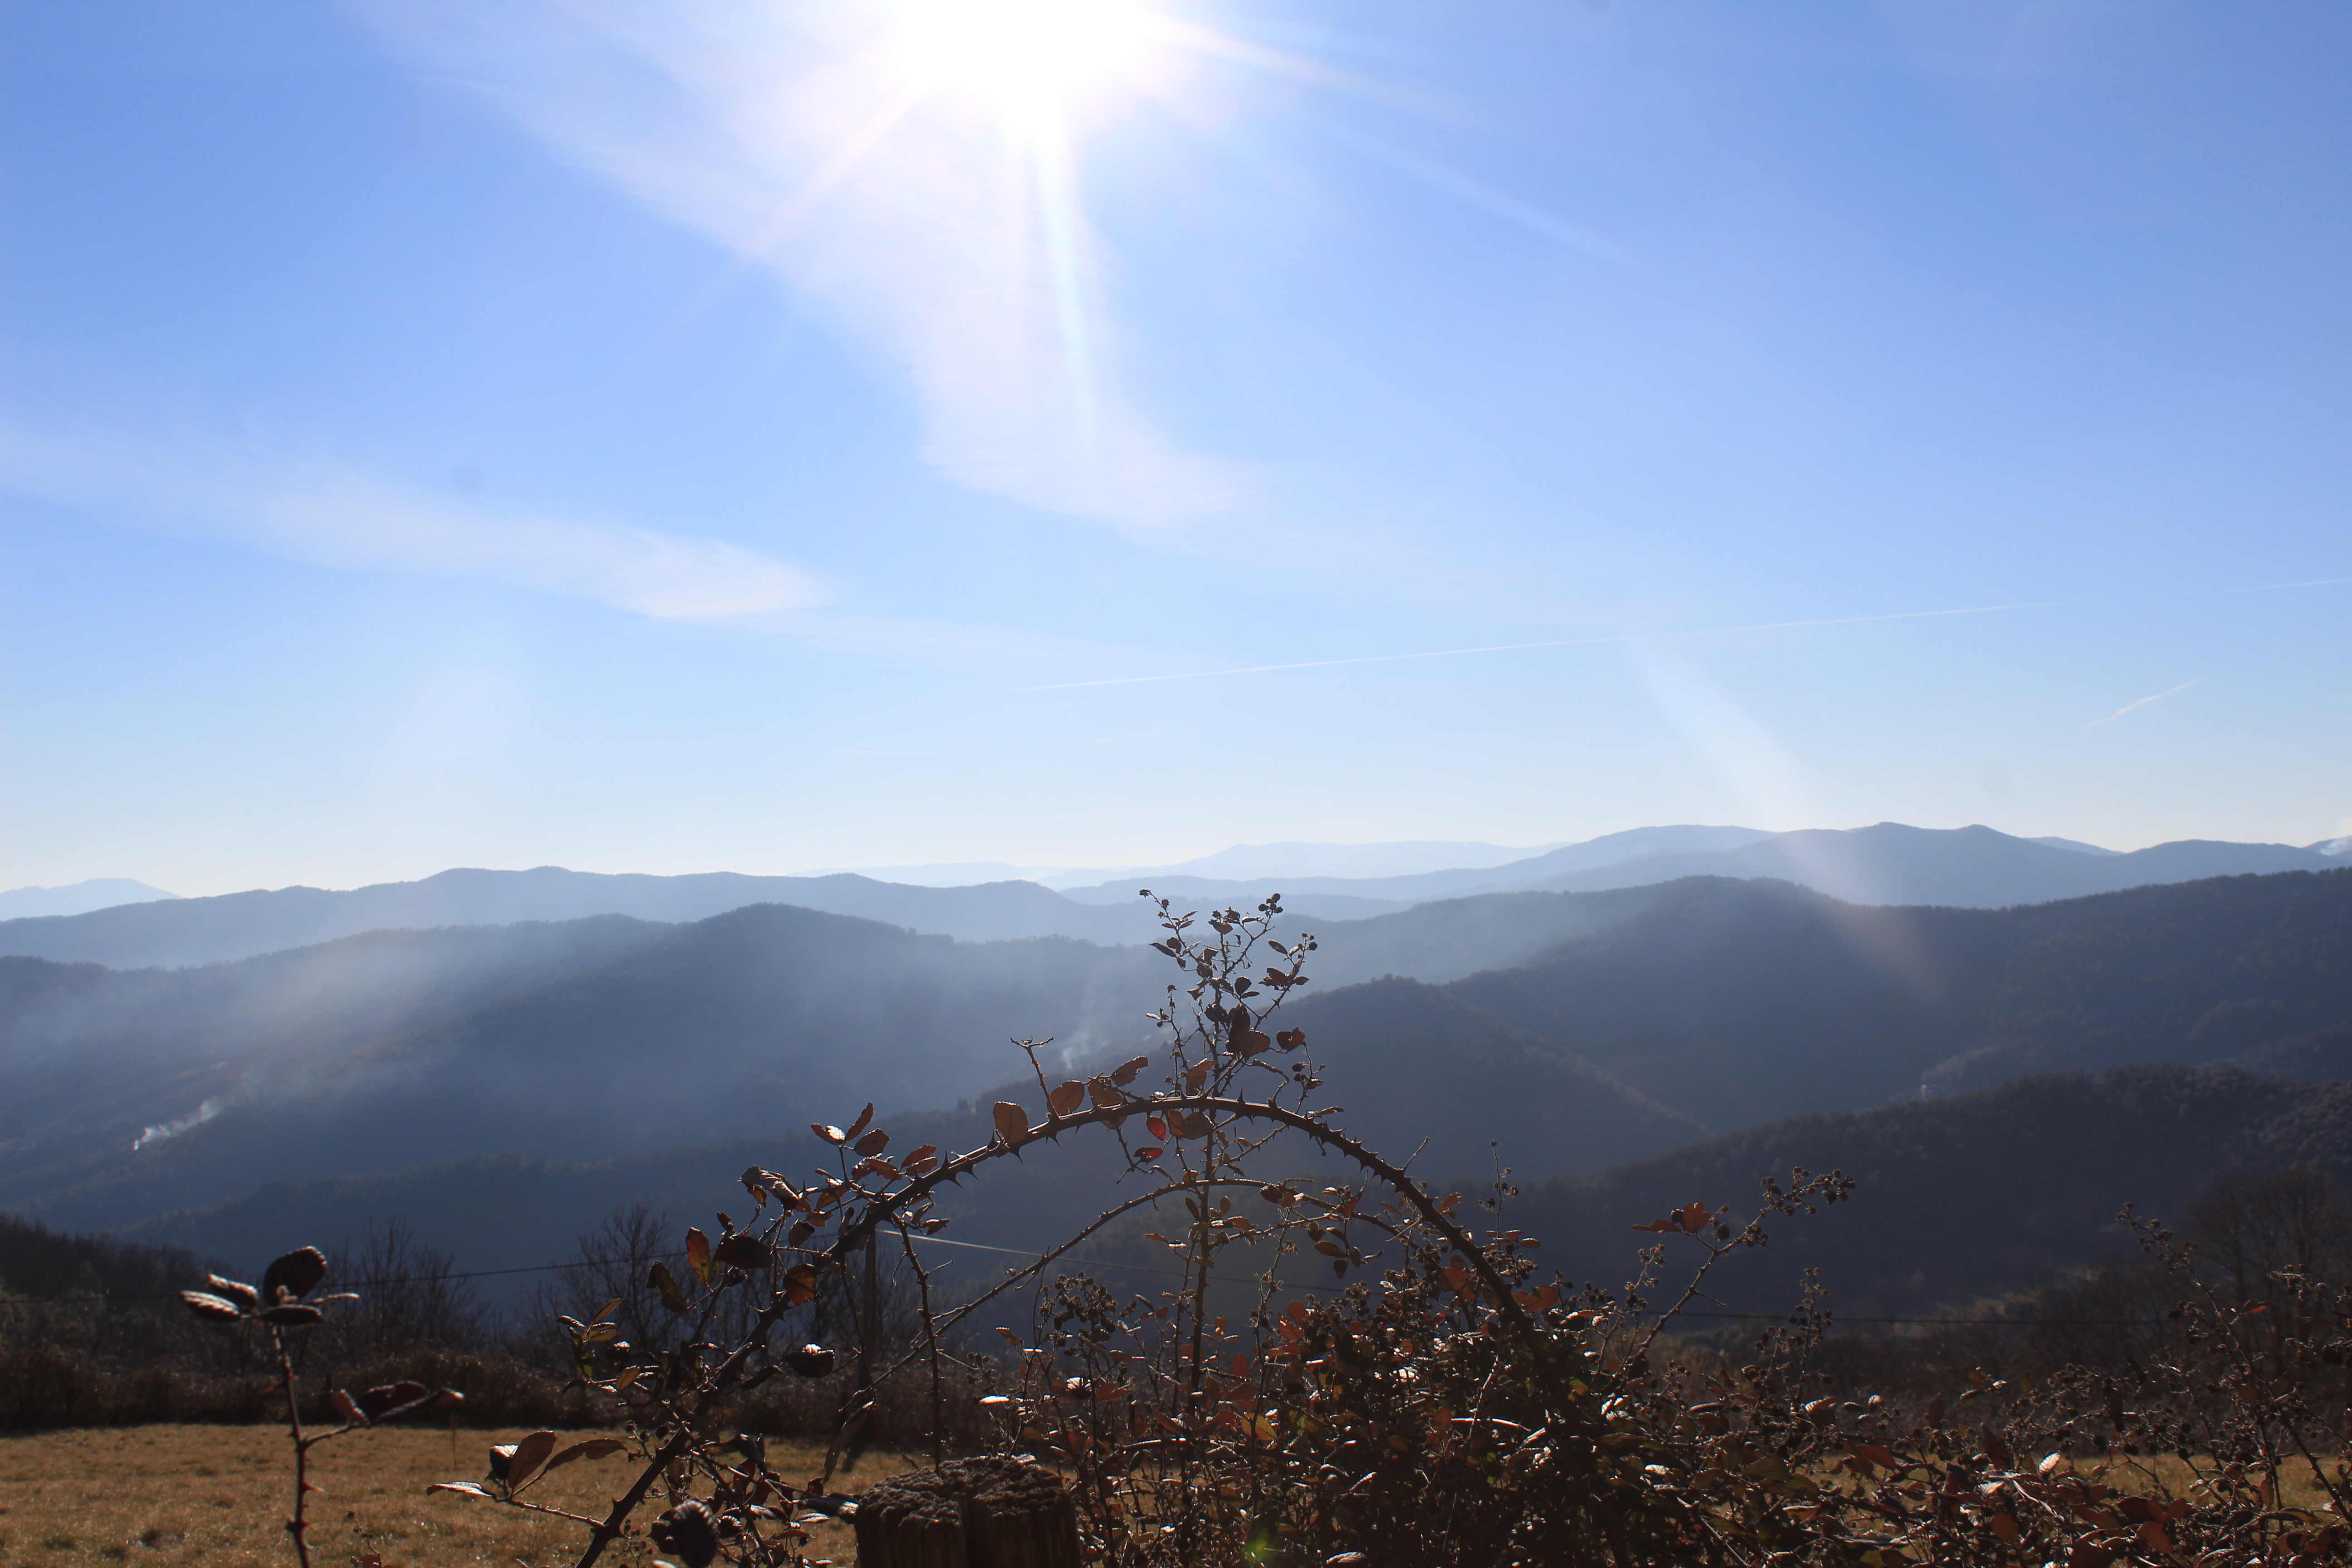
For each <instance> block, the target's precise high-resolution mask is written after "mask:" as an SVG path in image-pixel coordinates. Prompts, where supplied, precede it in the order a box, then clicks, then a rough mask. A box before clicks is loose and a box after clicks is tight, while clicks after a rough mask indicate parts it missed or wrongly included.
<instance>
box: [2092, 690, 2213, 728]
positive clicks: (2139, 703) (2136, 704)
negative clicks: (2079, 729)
mask: <svg viewBox="0 0 2352 1568" xmlns="http://www.w3.org/2000/svg"><path fill="white" fill-rule="evenodd" d="M2196 684H2197V683H2196V682H2195V681H2193V680H2184V681H2182V682H2181V683H2180V684H2179V685H2178V686H2176V687H2174V688H2173V689H2171V690H2169V691H2159V692H2158V693H2156V694H2155V695H2154V696H2152V697H2142V698H2139V699H2137V700H2134V701H2130V702H2126V703H2125V704H2124V705H2123V706H2122V707H2120V708H2118V709H2116V710H2115V711H2114V712H2112V713H2110V714H2108V715H2107V716H2106V717H2105V718H2104V719H2094V720H2092V721H2090V723H2088V724H2086V725H2084V728H2085V729H2090V730H2095V729H2097V728H2098V727H2099V726H2100V725H2102V724H2112V723H2114V722H2115V721H2116V720H2118V719H2120V718H2122V717H2123V716H2124V715H2125V714H2126V713H2128V712H2130V711H2131V710H2133V709H2135V708H2145V707H2147V705H2148V704H2149V703H2151V702H2161V701H2163V700H2165V699H2166V698H2168V697H2178V696H2179V695H2180V694H2181V693H2182V692H2184V691H2186V690H2188V689H2189V688H2190V687H2192V686H2194V685H2196Z"/></svg>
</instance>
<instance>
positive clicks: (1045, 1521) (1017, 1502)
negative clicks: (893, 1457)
mask: <svg viewBox="0 0 2352 1568" xmlns="http://www.w3.org/2000/svg"><path fill="white" fill-rule="evenodd" d="M855 1523H856V1529H857V1562H858V1568H1079V1562H1078V1512H1077V1510H1076V1507H1075V1506H1073V1505H1072V1503H1071V1501H1070V1495H1069V1493H1068V1492H1067V1491H1066V1490H1064V1489H1063V1487H1062V1482H1061V1478H1059V1477H1058V1476H1056V1475H1055V1474H1054V1473H1053V1472H1052V1471H1051V1470H1048V1469H1045V1468H1041V1467H1039V1466H1036V1465H1032V1464H1025V1463H1024V1462H1022V1461H1021V1460H1018V1459H1003V1458H982V1459H951V1460H950V1461H949V1462H948V1463H946V1464H944V1465H941V1466H940V1468H938V1469H936V1470H916V1471H913V1472H912V1473H910V1474H908V1475H903V1476H893V1477H891V1478H890V1479H888V1480H886V1481H878V1482H877V1483H876V1484H875V1485H873V1486H872V1487H869V1488H868V1489H866V1493H865V1495H864V1496H862V1497H860V1498H859V1499H858V1500H857V1515H856V1521H855Z"/></svg>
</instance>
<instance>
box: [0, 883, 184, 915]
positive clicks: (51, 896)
mask: <svg viewBox="0 0 2352 1568" xmlns="http://www.w3.org/2000/svg"><path fill="white" fill-rule="evenodd" d="M179 896H180V895H179V894H177V893H167V892H165V891H164V890H163V889H161V888H151V887H149V886H148V885H147V884H146V883H144V882H134V881H132V880H131V879H129V878H127V877H93V878H91V879H89V881H86V882H68V883H67V884H66V885H65V886H64V887H61V888H11V889H8V890H7V891H5V892H0V921H15V920H28V919H32V918H35V917H37V916H40V915H86V914H89V913H91V912H93V911H95V910H110V909H112V908H114V907H115V906H116V905H118V904H144V903H152V902H154V901H155V900H160V899H176V898H178V897H179Z"/></svg>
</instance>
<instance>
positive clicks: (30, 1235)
mask: <svg viewBox="0 0 2352 1568" xmlns="http://www.w3.org/2000/svg"><path fill="white" fill-rule="evenodd" d="M683 1234H684V1227H679V1226H671V1225H670V1224H669V1222H668V1221H667V1220H666V1219H665V1218H663V1217H662V1216H660V1215H656V1214H655V1213H654V1212H653V1211H651V1210H649V1209H647V1208H646V1207H645V1206H644V1205H632V1206H629V1207H626V1208H623V1209H620V1210H617V1211H615V1212H614V1214H613V1215H610V1216H609V1217H608V1218H607V1219H606V1220H605V1221H604V1223H603V1224H601V1225H600V1226H597V1227H596V1229H595V1230H593V1232H591V1233H589V1234H587V1235H584V1236H583V1237H579V1238H578V1241H577V1243H576V1246H575V1251H576V1254H577V1257H578V1258H579V1261H578V1262H576V1263H574V1264H571V1265H568V1266H566V1267H564V1268H560V1269H557V1270H553V1271H551V1273H550V1274H549V1275H548V1276H547V1278H546V1279H545V1280H544V1281H543V1282H542V1283H541V1286H540V1287H539V1288H538V1289H535V1290H534V1291H532V1292H531V1293H530V1295H529V1296H528V1297H527V1298H525V1299H524V1300H523V1301H522V1302H521V1304H520V1305H517V1306H510V1307H504V1308H499V1307H494V1306H492V1305H490V1304H489V1303H488V1301H487V1300H485V1298H484V1296H483V1293H482V1292H481V1291H480V1290H479V1289H478V1287H477V1285H476V1282H475V1280H474V1279H473V1278H471V1277H469V1276H468V1275H467V1274H466V1273H464V1272H461V1271H460V1270H458V1269H457V1268H456V1267H455V1263H454V1260H453V1259H452V1258H450V1257H449V1255H448V1254H446V1253H445V1252H442V1251H439V1250H438V1249H436V1248H434V1247H426V1246H422V1245H420V1244H419V1243H418V1242H417V1241H416V1239H415V1237H414V1236H413V1235H412V1234H411V1233H410V1232H409V1230H408V1229H407V1227H406V1226H404V1225H403V1224H402V1223H401V1222H400V1221H398V1220H394V1221H393V1222H391V1223H390V1224H388V1225H385V1226H379V1227H371V1228H370V1229H368V1230H366V1231H364V1232H362V1234H361V1236H360V1237H357V1238H356V1239H355V1240H354V1241H353V1242H352V1243H351V1244H349V1245H347V1246H345V1247H339V1248H330V1249H328V1250H329V1264H330V1274H329V1277H328V1279H327V1281H326V1283H325V1284H324V1285H323V1286H322V1287H320V1294H321V1295H326V1296H335V1295H341V1294H343V1293H346V1292H348V1293H349V1294H350V1295H351V1296H352V1298H353V1300H348V1301H341V1302H337V1303H336V1304H335V1306H334V1310H331V1311H330V1312H329V1313H328V1314H327V1315H326V1317H325V1320H324V1321H322V1322H321V1323H320V1324H319V1325H318V1326H316V1327H315V1328H311V1329H306V1330H304V1331H301V1332H300V1333H299V1334H298V1335H296V1336H293V1343H294V1353H295V1357H296V1360H297V1363H298V1367H299V1371H300V1373H301V1375H302V1380H303V1385H304V1386H305V1388H307V1389H308V1390H310V1409H308V1410H307V1411H306V1418H310V1419H316V1420H320V1421H332V1420H334V1419H336V1415H335V1413H334V1411H333V1409H332V1407H331V1405H330V1404H329V1403H328V1401H329V1398H330V1394H331V1391H332V1390H334V1389H339V1388H368V1387H375V1386H379V1385H383V1384H398V1383H403V1382H415V1383H420V1384H427V1385H429V1386H432V1387H435V1388H452V1389H456V1390H457V1391H458V1392H459V1393H460V1394H463V1395H464V1401H463V1404H462V1405H457V1406H455V1407H453V1408H452V1409H451V1410H450V1411H449V1412H448V1413H447V1417H446V1418H448V1419H450V1420H452V1421H453V1422H457V1423H461V1424H463V1425H466V1426H487V1427H510V1426H567V1425H578V1424H588V1425H593V1424H594V1423H595V1422H596V1421H597V1420H598V1419H599V1418H600V1417H599V1413H598V1412H596V1411H595V1410H593V1409H591V1408H590V1407H589V1406H588V1405H586V1404H585V1403H584V1402H583V1398H582V1396H581V1394H580V1391H579V1389H578V1386H577V1384H578V1378H577V1374H576V1371H575V1369H574V1367H573V1366H572V1358H571V1353H570V1349H569V1342H568V1341H567V1340H566V1338H565V1337H564V1333H563V1331H562V1317H563V1316H564V1315H567V1314H569V1315H572V1316H575V1317H579V1318H594V1317H596V1316H597V1315H599V1314H600V1313H601V1312H602V1311H603V1310H604V1309H605V1308H606V1305H607V1304H608V1303H611V1302H614V1301H618V1302H619V1303H621V1307H620V1310H619V1312H618V1313H617V1317H618V1319H619V1321H621V1322H622V1323H623V1324H624V1325H625V1329H626V1331H627V1332H628V1333H629V1335H630V1336H631V1339H632V1341H633V1342H635V1343H636V1344H638V1345H642V1346H645V1347H646V1348H648V1349H649V1350H651V1351H653V1352H656V1353H658V1352H660V1351H662V1350H665V1349H675V1348H676V1345H677V1342H679V1341H680V1340H681V1338H682V1335H683V1331H684V1329H683V1325H682V1324H681V1323H680V1322H679V1321H677V1319H676V1318H675V1317H674V1316H673V1315H671V1314H669V1313H667V1311H666V1310H664V1309H663V1307H662V1305H661V1303H660V1300H659V1299H658V1297H657V1296H656V1294H655V1293H654V1292H653V1291H652V1290H651V1289H649V1288H648V1287H647V1284H646V1279H647V1276H648V1274H649V1272H650V1270H651V1268H652V1266H653V1265H654V1264H655V1263H656V1262H660V1263H664V1264H665V1265H666V1266H667V1267H669V1268H674V1269H677V1270H678V1271H680V1272H683V1271H684V1270H685V1269H686V1268H687V1267H688V1266H687V1264H686V1261H685V1256H684V1253H683V1250H682V1248H681V1247H680V1239H681V1237H682V1236H683ZM216 1272H227V1270H226V1269H225V1268H223V1267H222V1266H220V1265H218V1264H212V1263H207V1262H206V1261H205V1260H203V1259H200V1258H197V1257H196V1256H195V1255H194V1254H193V1253H189V1252H185V1251H183V1250H181V1249H178V1248H174V1247H145V1246H141V1245H138V1244H135V1243H129V1242H121V1241H116V1240H113V1239H110V1238H107V1237H83V1236H71V1235H67V1234H64V1233H61V1232H58V1231H55V1230H51V1229H49V1228H47V1226H40V1225H37V1224H34V1223H31V1222H29V1221H26V1220H22V1219H18V1218H15V1217H11V1216H8V1215H0V1431H38V1430H48V1429H56V1428H64V1427H89V1426H137V1425H142V1424H146V1423H151V1422H219V1423H250V1422H265V1423H267V1422H279V1421H282V1420H283V1419H284V1417H285V1405H284V1400H283V1395H282V1394H280V1392H279V1389H278V1378H277V1372H276V1369H275V1367H274V1366H273V1365H272V1364H271V1363H270V1360H269V1357H268V1354H267V1352H266V1347H265V1346H264V1345H263V1344H261V1343H260V1342H257V1341H256V1340H254V1339H252V1338H250V1337H249V1336H244V1335H236V1334H221V1333H218V1332H215V1331H213V1330H212V1329H211V1328H210V1327H209V1326H208V1325H206V1324H205V1323H203V1322H201V1321H195V1320H194V1319H192V1318H191V1317H190V1316H189V1314H188V1311H187V1309H186V1308H185V1306H184V1305H183V1303H182V1301H181V1297H180V1293H181V1292H182V1291H183V1290H184V1289H188V1288H190V1287H191V1286H198V1287H201V1286H202V1285H203V1284H204V1281H205V1277H206V1275H207V1274H210V1273H216ZM879 1289H880V1295H881V1300H879V1301H878V1302H877V1307H878V1308H879V1310H880V1311H879V1317H878V1319H877V1321H879V1322H880V1323H881V1325H882V1327H883V1328H884V1330H885V1342H891V1343H903V1342H905V1341H906V1340H907V1338H908V1334H909V1333H910V1331H911V1330H910V1328H909V1326H908V1321H907V1319H908V1301H907V1289H906V1285H905V1281H903V1280H901V1279H898V1278H897V1277H896V1276H895V1275H893V1276H890V1277H887V1278H886V1279H883V1280H882V1281H880V1284H879ZM806 1316H807V1317H808V1319H809V1321H806V1322H805V1323H803V1324H801V1325H799V1327H800V1329H801V1331H803V1332H804V1333H808V1334H812V1335H815V1336H825V1335H829V1334H833V1333H837V1332H839V1331H841V1325H840V1324H838V1323H836V1322H834V1321H831V1320H830V1318H828V1316H827V1315H826V1314H825V1313H824V1312H822V1311H819V1312H815V1313H812V1314H807V1315H806ZM849 1376H850V1373H849V1372H848V1370H846V1369H845V1370H844V1371H843V1372H842V1373H839V1374H837V1375H835V1376H832V1377H827V1378H818V1379H804V1380H795V1381H793V1382H792V1383H790V1384H779V1385H777V1386H775V1387H772V1388H770V1389H765V1390H762V1391H761V1394H759V1396H757V1397H752V1398H746V1399H744V1400H741V1401H739V1402H738V1404H737V1405H736V1407H734V1408H733V1409H731V1410H730V1412H729V1415H730V1419H731V1420H732V1421H733V1423H734V1424H735V1425H737V1426H740V1427H741V1428H742V1429H743V1430H745V1431H756V1432H761V1433H764V1434H770V1435H774V1436H808V1435H812V1434H816V1435H821V1434H823V1433H824V1432H825V1431H826V1430H827V1429H828V1427H829V1426H831V1424H832V1422H833V1420H834V1418H835V1414H836V1407H837V1406H838V1405H839V1403H840V1401H841V1398H842V1395H843V1394H844V1392H845V1383H846V1381H847V1379H848V1377H849ZM981 1392H983V1391H982V1390H978V1389H960V1390H958V1391H957V1397H956V1398H955V1399H954V1400H953V1401H952V1402H951V1406H950V1410H949V1412H948V1414H949V1415H950V1421H951V1423H952V1424H953V1426H954V1430H955V1432H956V1434H957V1436H960V1437H961V1439H962V1440H963V1441H965V1442H966V1443H976V1442H977V1441H979V1440H980V1436H981V1432H982V1422H981V1420H980V1417H979V1407H978V1405H977V1404H976V1403H975V1401H976V1398H977V1396H978V1394H980V1393H981ZM880 1394H881V1397H880V1398H879V1399H878V1400H877V1401H876V1404H875V1408H874V1410H873V1411H872V1412H871V1413H870V1415H868V1417H867V1423H866V1426H867V1429H866V1433H865V1435H864V1440H865V1441H866V1442H868V1443H881V1444H884V1445H887V1446H900V1447H904V1446H912V1445H914V1444H917V1443H919V1442H921V1441H924V1440H926V1438H927V1436H928V1434H929V1431H930V1427H931V1413H930V1409H929V1404H928V1397H929V1396H928V1394H924V1395H923V1396H922V1397H921V1398H917V1397H916V1396H915V1393H914V1391H913V1390H912V1388H911V1385H910V1384H908V1380H906V1379H903V1378H900V1379H894V1380H891V1381H890V1382H889V1383H887V1384H886V1385H885V1386H884V1387H883V1388H882V1389H881V1390H880ZM436 1418H440V1417H436Z"/></svg>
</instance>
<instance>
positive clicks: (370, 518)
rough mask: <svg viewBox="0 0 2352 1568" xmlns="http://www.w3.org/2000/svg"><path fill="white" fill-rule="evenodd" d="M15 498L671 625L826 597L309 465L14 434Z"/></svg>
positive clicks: (811, 586) (686, 554)
mask: <svg viewBox="0 0 2352 1568" xmlns="http://www.w3.org/2000/svg"><path fill="white" fill-rule="evenodd" d="M0 491H5V492H12V493H15V494H18V495H27V496H37V497H40V498H42V499H45V500H51V501H59V502H64V503H66V504H68V505H74V506H79V507H86V508H90V509H94V510H100V511H101V512H104V513H107V514H110V515H118V516H121V517H124V518H125V519H126V520H128V521H132V522H134V523H135V524H136V525H138V526H142V527H146V528H152V529H156V530H161V531H174V532H191V533H201V534H206V535H210V536H214V537H222V538H228V539H233V540H236V541H237V542H240V543H244V544H247V545H250V546H252V547H255V548H257V549H261V550H265V551H268V552H270V553H272V554H277V555H282V556H288V557H291V558H292V559H295V560H299V561H309V562H314V563H318V564H320V565H324V566H334V567H341V568H344V569H347V570H355V571H374V572H398V573H406V574H417V575H424V576H433V577H460V578H474V579H479V580H482V581H487V582H493V583H504V584H510V585H512V586H515V587H520V588H528V589H530V590H533V591H535V592H538V593H543V594H558V595H566V596H569V597H572V598H580V599H589V600H593V601H594V602H596V603H599V604H604V605H612V606H614V608H616V609H622V610H628V611H631V612H634V613H635V614H637V615H641V616H653V617H655V618H657V619H662V620H711V619H728V618H737V617H744V616H771V615H775V614H778V613H781V612H785V611H794V610H804V609H807V608H809V607H811V606H813V605H816V604H819V603H821V602H822V601H823V599H824V585H823V584H821V583H820V582H819V581H818V580H817V579H816V578H815V577H814V576H813V575H812V574H809V573H807V572H804V571H803V570H802V569H801V568H799V567H797V566H795V565H793V564H792V563H789V562H785V561H780V560H778V559H776V558H775V557H773V556H771V555H765V554H762V553H761V552H758V551H754V550H747V549H745V548H743V547H742V546H740V545H736V544H730V543H727V542H724V541H720V540H713V539H695V538H688V537H683V536H679V535H676V534H670V533H665V532H659V531H655V530H652V529H646V528H641V527H636V526H633V525H630V524H627V523H622V522H614V521H601V520H586V519H578V518H563V517H555V516H551V515H548V514H545V513H542V512H535V511H530V510H521V509H512V508H499V507H490V506H484V505H479V504H476V503H473V502H470V501H467V500H461V499H459V498H457V497H454V496H448V495H443V494H437V493H436V492H434V491H432V490H429V489H424V488H422V487H418V486H414V485H408V484H404V483H401V482H399V481H396V480H392V479H383V478H381V477H377V476H373V475H369V474H365V473H362V472H359V471H356V470H353V469H350V468H342V467H338V466H335V465H331V464H324V463H318V462H312V461H307V460H299V459H269V458H225V457H223V456H221V455H219V454H218V453H216V452H203V453H200V452H197V451H194V450H189V449H181V448H175V447H165V446H152V445H144V444H141V443H136V442H129V441H124V440H121V439H119V438H109V437H75V438H63V437H52V436H47V435H40V434H35V433H33V432H29V431H27V430H25V429H22V428H16V427H11V426H7V425H5V424H0Z"/></svg>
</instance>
